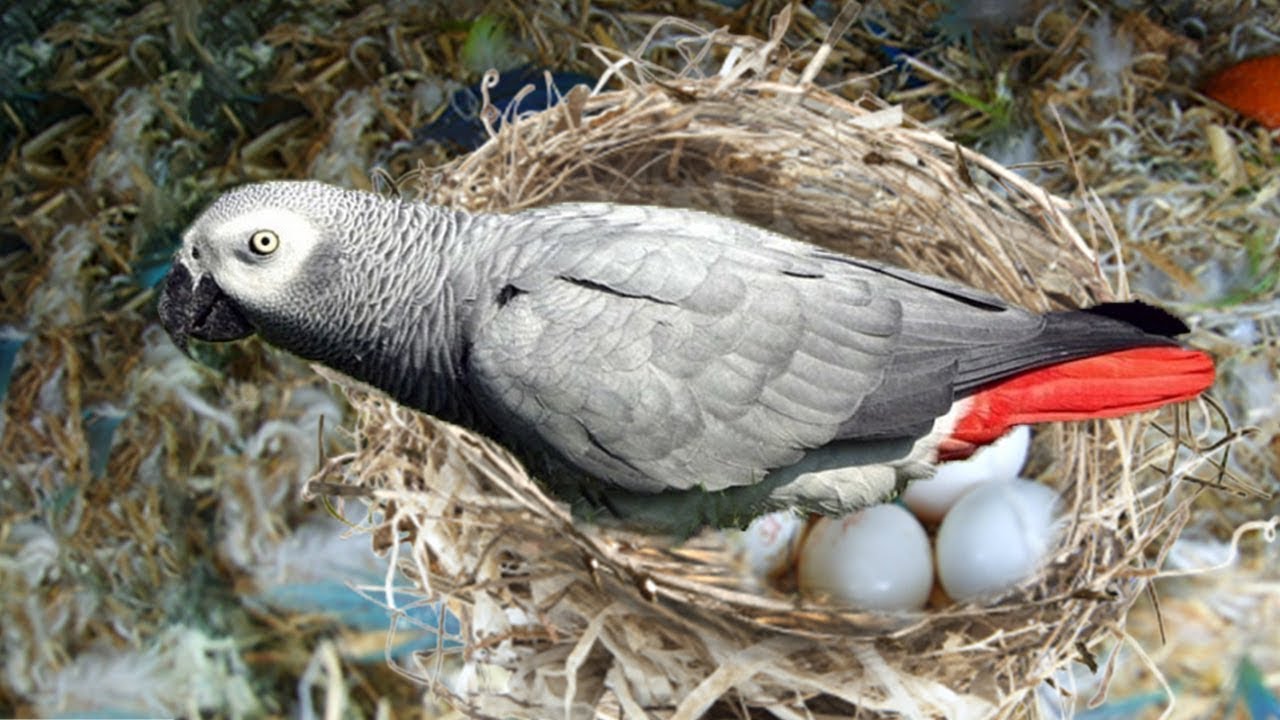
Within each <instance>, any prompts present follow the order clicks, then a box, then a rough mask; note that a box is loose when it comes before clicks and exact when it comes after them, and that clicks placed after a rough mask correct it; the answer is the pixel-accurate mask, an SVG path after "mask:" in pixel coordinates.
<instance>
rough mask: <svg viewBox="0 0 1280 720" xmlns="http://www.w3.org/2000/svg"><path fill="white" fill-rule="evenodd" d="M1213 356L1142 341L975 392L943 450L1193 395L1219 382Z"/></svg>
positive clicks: (948, 453)
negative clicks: (1014, 431) (1012, 431)
mask: <svg viewBox="0 0 1280 720" xmlns="http://www.w3.org/2000/svg"><path fill="white" fill-rule="evenodd" d="M1213 379H1214V368H1213V360H1212V358H1210V357H1209V356H1208V355H1206V354H1205V353H1202V352H1199V351H1197V350H1189V349H1186V348H1182V347H1139V348H1131V349H1128V350H1119V351H1115V352H1109V353H1105V354H1102V355H1095V356H1093V357H1086V358H1081V359H1078V360H1070V361H1068V362H1063V363H1058V364H1056V365H1049V366H1046V367H1041V368H1037V369H1035V370H1030V371H1028V372H1024V373H1021V374H1018V375H1014V376H1013V377H1010V378H1008V379H1006V380H1001V381H998V382H996V383H994V384H992V385H990V386H988V387H986V388H983V389H981V390H979V391H978V392H975V393H974V394H972V395H970V396H969V397H968V398H966V399H965V401H963V402H967V403H968V406H967V407H965V408H964V409H963V410H962V412H963V415H961V416H960V419H959V420H958V422H957V423H956V426H955V428H954V429H953V430H952V431H951V435H950V437H949V438H948V439H947V440H946V441H944V442H943V445H942V447H940V448H939V455H940V457H939V459H940V460H958V459H962V458H964V457H968V456H969V455H970V454H972V452H973V451H974V450H975V449H977V447H979V446H981V445H986V444H987V443H989V442H992V441H994V440H995V439H996V438H998V437H1000V436H1001V435H1004V434H1005V433H1006V432H1008V431H1009V429H1010V428H1011V427H1013V426H1014V425H1025V424H1029V423H1038V422H1052V421H1063V420H1090V419H1093V418H1111V417H1118V416H1120V415H1127V414H1129V413H1135V412H1142V411H1144V410H1154V409H1155V408H1158V407H1161V406H1163V405H1167V404H1169V403H1176V402H1182V401H1185V400H1190V399H1192V398H1194V397H1196V396H1197V395H1199V394H1200V393H1202V392H1204V391H1205V390H1206V389H1207V388H1208V387H1209V386H1210V385H1212V384H1213Z"/></svg>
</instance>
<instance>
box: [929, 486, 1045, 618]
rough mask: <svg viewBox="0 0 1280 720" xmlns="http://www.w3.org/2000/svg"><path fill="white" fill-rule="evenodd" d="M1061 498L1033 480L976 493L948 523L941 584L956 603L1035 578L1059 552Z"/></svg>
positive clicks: (941, 549) (939, 543) (943, 532)
mask: <svg viewBox="0 0 1280 720" xmlns="http://www.w3.org/2000/svg"><path fill="white" fill-rule="evenodd" d="M1057 505H1058V494H1057V493H1055V492H1054V491H1053V489H1052V488H1049V487H1047V486H1045V485H1041V484H1040V483H1035V482H1031V481H1029V480H1017V479H1015V480H1005V481H1002V482H993V483H987V484H985V485H982V486H980V487H977V488H974V489H973V491H971V492H969V493H967V494H966V495H965V496H964V497H962V498H960V500H959V501H958V502H957V503H956V504H955V507H953V508H951V512H949V513H947V516H946V517H945V518H944V519H943V520H942V527H940V528H938V537H937V539H936V541H935V545H936V548H937V549H936V552H937V557H938V580H939V581H940V582H941V583H942V589H943V590H946V592H947V595H950V596H951V597H952V598H953V599H955V600H973V599H975V598H979V597H982V596H984V595H991V594H995V593H998V592H1000V591H1002V590H1007V589H1009V588H1011V587H1013V586H1014V585H1016V584H1018V583H1019V582H1021V581H1022V580H1025V579H1027V578H1028V577H1031V575H1032V573H1034V572H1035V571H1036V570H1038V569H1039V568H1040V566H1041V564H1042V563H1043V562H1044V558H1045V556H1046V555H1047V554H1048V552H1049V550H1050V549H1052V547H1053V542H1054V540H1055V535H1056V533H1057V529H1058V523H1057V517H1056V516H1057Z"/></svg>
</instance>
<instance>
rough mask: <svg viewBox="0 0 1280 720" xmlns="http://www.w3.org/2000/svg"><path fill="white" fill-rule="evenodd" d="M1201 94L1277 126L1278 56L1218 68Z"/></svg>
mask: <svg viewBox="0 0 1280 720" xmlns="http://www.w3.org/2000/svg"><path fill="white" fill-rule="evenodd" d="M1204 94H1205V95H1208V96H1209V97H1211V98H1213V99H1214V100H1217V101H1218V102H1220V103H1222V104H1223V105H1226V106H1227V107H1229V108H1231V109H1232V110H1235V111H1236V112H1238V113H1240V114H1241V115H1244V116H1245V117H1248V118H1251V119H1253V120H1257V121H1258V122H1260V123H1262V124H1263V125H1265V126H1267V127H1268V128H1269V129H1272V130H1274V129H1276V128H1280V55H1264V56H1262V57H1256V58H1251V59H1249V60H1245V61H1243V62H1239V63H1236V64H1235V65H1232V66H1230V67H1228V68H1226V69H1223V70H1220V71H1219V72H1217V73H1216V74H1214V75H1213V76H1212V77H1210V78H1209V80H1208V82H1206V83H1205V84H1204Z"/></svg>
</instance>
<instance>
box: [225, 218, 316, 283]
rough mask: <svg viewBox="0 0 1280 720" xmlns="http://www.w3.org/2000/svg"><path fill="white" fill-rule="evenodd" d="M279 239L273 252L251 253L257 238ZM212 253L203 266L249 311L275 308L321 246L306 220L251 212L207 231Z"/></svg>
mask: <svg viewBox="0 0 1280 720" xmlns="http://www.w3.org/2000/svg"><path fill="white" fill-rule="evenodd" d="M263 230H269V231H271V232H273V233H275V234H276V236H277V237H279V239H280V242H279V246H278V247H277V248H276V250H275V252H272V253H269V254H265V255H262V254H258V253H255V252H254V251H253V249H252V248H251V247H250V243H249V240H250V238H252V237H253V235H254V233H257V232H259V231H263ZM204 233H205V235H206V239H207V242H208V252H209V254H210V255H212V257H210V258H208V259H207V260H203V258H202V260H203V262H204V263H205V265H206V266H207V267H208V268H209V269H210V271H211V272H212V274H213V277H214V279H215V280H216V281H217V282H218V285H219V286H220V287H221V288H222V289H223V291H224V292H226V293H227V294H228V295H230V296H232V297H234V298H237V299H239V300H240V301H242V302H245V303H246V304H251V305H271V304H273V302H274V301H275V300H277V298H278V296H279V295H280V294H282V293H283V292H284V291H285V288H287V287H289V286H290V284H291V283H292V281H293V279H294V278H295V277H297V276H298V274H299V273H301V272H304V267H305V265H306V260H307V258H308V257H310V255H311V253H312V251H313V250H314V249H315V247H316V245H317V244H318V243H319V242H320V234H319V232H318V230H317V229H316V227H315V225H314V224H313V223H312V222H311V221H310V220H308V219H307V218H306V217H304V216H303V215H300V214H298V213H296V212H293V211H291V210H285V209H283V208H278V207H263V208H259V209H255V210H248V211H245V212H242V213H238V214H236V215H234V216H231V217H229V218H225V219H223V220H222V221H220V222H217V223H216V224H210V225H208V226H207V227H205V228H204Z"/></svg>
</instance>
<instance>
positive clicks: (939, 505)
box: [902, 425, 1031, 522]
mask: <svg viewBox="0 0 1280 720" xmlns="http://www.w3.org/2000/svg"><path fill="white" fill-rule="evenodd" d="M1030 447H1031V428H1030V427H1028V426H1026V425H1018V426H1017V427H1015V428H1013V429H1012V430H1010V431H1009V432H1007V433H1005V434H1004V435H1003V436H1002V437H1000V438H999V439H997V440H996V441H995V442H993V443H991V444H990V445H986V446H984V447H981V448H979V449H978V451H977V452H975V453H974V454H973V455H972V456H971V457H970V458H968V459H967V460H955V461H952V462H947V463H943V464H941V465H939V466H938V471H937V472H936V473H934V475H933V477H931V478H929V479H928V480H917V481H915V482H913V483H911V484H910V485H908V486H907V489H906V490H904V491H903V493H902V502H903V503H904V504H905V505H906V506H907V507H908V508H910V509H911V512H913V513H915V514H916V517H918V518H920V519H921V520H924V521H925V522H938V521H939V520H941V519H942V516H944V515H946V514H947V511H948V510H950V509H951V506H952V505H955V504H956V501H957V500H959V499H960V497H961V496H963V495H964V494H965V493H967V492H969V491H970V490H972V489H973V488H974V486H975V485H978V484H979V483H984V482H992V481H995V480H1012V479H1014V478H1016V477H1018V473H1019V472H1020V471H1021V470H1022V466H1023V465H1024V464H1026V462H1027V450H1028V449H1029V448H1030Z"/></svg>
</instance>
